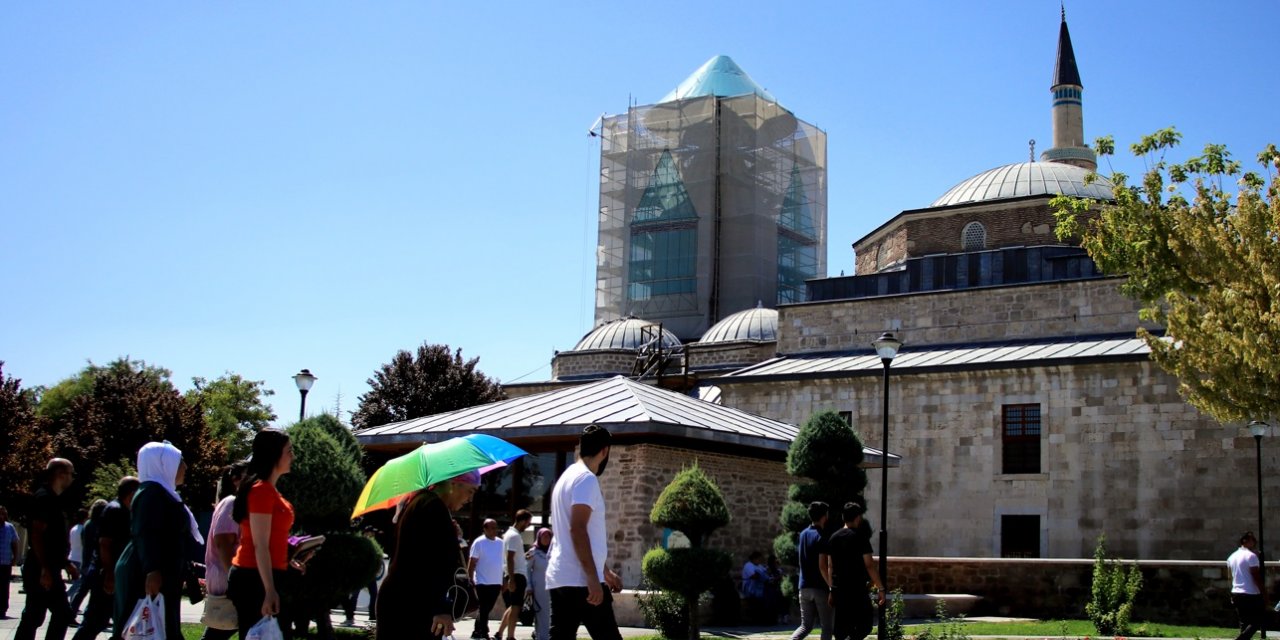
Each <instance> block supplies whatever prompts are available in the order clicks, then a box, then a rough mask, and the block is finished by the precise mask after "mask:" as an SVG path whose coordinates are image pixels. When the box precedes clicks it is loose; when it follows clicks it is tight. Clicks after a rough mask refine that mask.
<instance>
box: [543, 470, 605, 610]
mask: <svg viewBox="0 0 1280 640" xmlns="http://www.w3.org/2000/svg"><path fill="white" fill-rule="evenodd" d="M578 504H582V505H586V506H588V507H591V518H590V519H589V520H588V521H587V536H588V537H589V538H590V539H591V555H592V556H593V557H594V559H595V561H596V575H595V576H594V577H593V578H591V579H592V580H595V581H596V582H597V583H603V582H604V566H605V565H604V563H605V559H606V558H607V556H608V555H609V545H608V542H609V541H608V539H607V537H606V535H607V534H606V533H605V529H604V494H602V493H600V481H599V480H598V479H597V478H596V474H594V473H591V470H590V469H588V468H587V465H585V464H583V463H582V461H581V460H579V461H577V462H575V463H573V464H572V465H569V468H568V469H565V470H564V473H563V474H561V475H560V479H559V480H557V481H556V486H555V488H554V489H552V490H551V530H552V531H555V532H557V533H556V537H555V538H552V540H551V559H550V560H549V561H548V562H547V588H548V589H558V588H560V587H585V586H587V579H588V578H587V574H586V573H584V572H583V571H582V563H581V562H579V561H578V554H577V553H576V552H575V551H574V549H573V541H572V540H570V536H571V535H572V534H571V533H570V527H569V525H570V514H571V512H572V511H573V506H574V505H578Z"/></svg>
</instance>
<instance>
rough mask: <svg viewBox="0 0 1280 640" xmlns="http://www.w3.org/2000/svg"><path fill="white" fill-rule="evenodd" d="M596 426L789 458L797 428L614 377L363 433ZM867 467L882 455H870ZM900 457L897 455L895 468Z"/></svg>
mask: <svg viewBox="0 0 1280 640" xmlns="http://www.w3.org/2000/svg"><path fill="white" fill-rule="evenodd" d="M589 424H598V425H601V426H604V427H607V428H608V429H609V430H610V431H611V432H613V433H614V434H654V435H664V436H675V437H680V438H687V439H692V440H705V441H712V442H719V443H727V444H736V445H743V446H749V447H754V448H758V449H768V450H774V451H785V450H786V449H787V447H788V446H790V444H791V441H792V440H793V439H795V436H796V433H797V432H798V431H799V429H798V428H797V427H795V426H794V425H790V424H787V423H785V422H778V421H777V420H770V419H768V418H763V417H761V416H757V415H754V414H751V413H747V412H745V411H740V410H738V409H733V408H730V407H725V406H721V405H718V404H712V403H710V402H704V401H702V400H697V399H695V398H691V397H689V396H686V395H684V394H680V393H676V392H674V391H668V390H666V389H659V388H656V387H651V386H648V385H645V384H640V383H638V382H635V381H633V380H629V379H627V378H624V377H622V376H615V377H613V378H609V379H607V380H601V381H599V382H594V383H591V384H584V385H578V386H572V387H566V388H563V389H556V390H554V391H548V392H546V393H539V394H535V395H531V396H524V397H520V398H512V399H510V400H503V401H500V402H493V403H490V404H486V405H480V406H476V407H470V408H467V409H460V410H458V411H450V412H447V413H439V414H436V415H433V416H426V417H423V418H415V419H413V420H406V421H404V422H395V423H392V424H386V425H382V426H378V427H371V428H368V429H362V430H360V431H357V432H356V439H357V440H359V441H360V444H362V445H365V446H378V445H394V444H415V443H420V442H436V441H439V440H446V439H448V438H451V437H454V436H459V435H465V434H468V433H488V434H491V435H495V436H499V437H503V438H521V437H547V436H561V437H567V436H574V437H576V436H577V435H578V434H579V433H581V431H582V428H583V427H585V426H587V425H589ZM863 455H864V457H865V458H866V461H865V462H864V466H878V465H879V464H880V451H879V450H878V449H872V448H869V447H864V448H863ZM897 461H898V456H894V455H890V456H889V464H890V466H895V465H896V464H897Z"/></svg>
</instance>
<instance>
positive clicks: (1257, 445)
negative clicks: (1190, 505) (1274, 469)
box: [1249, 420, 1271, 640]
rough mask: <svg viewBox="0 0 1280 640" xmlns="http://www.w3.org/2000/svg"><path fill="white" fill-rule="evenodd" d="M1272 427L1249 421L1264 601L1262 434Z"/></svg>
mask: <svg viewBox="0 0 1280 640" xmlns="http://www.w3.org/2000/svg"><path fill="white" fill-rule="evenodd" d="M1270 429H1271V425H1269V424H1267V423H1265V422H1262V421H1261V420H1254V421H1252V422H1250V423H1249V433H1251V434H1253V444H1254V452H1255V454H1256V456H1255V457H1256V459H1257V468H1258V574H1259V575H1261V576H1262V584H1260V585H1258V592H1259V593H1261V594H1262V601H1263V602H1266V601H1267V554H1266V549H1267V547H1266V544H1265V542H1264V540H1265V539H1266V538H1265V535H1264V533H1263V526H1262V436H1265V435H1267V431H1269V430H1270ZM1262 637H1263V639H1264V640H1265V639H1266V637H1267V627H1266V625H1263V626H1262Z"/></svg>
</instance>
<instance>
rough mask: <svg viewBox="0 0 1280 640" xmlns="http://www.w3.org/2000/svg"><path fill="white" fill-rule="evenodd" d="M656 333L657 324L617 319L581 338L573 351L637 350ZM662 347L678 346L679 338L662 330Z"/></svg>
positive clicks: (637, 319) (636, 319)
mask: <svg viewBox="0 0 1280 640" xmlns="http://www.w3.org/2000/svg"><path fill="white" fill-rule="evenodd" d="M657 331H658V325H657V323H653V322H649V321H648V320H641V319H640V318H619V319H617V320H612V321H609V322H606V323H604V324H602V325H600V326H598V327H596V328H595V329H592V330H591V331H590V332H589V333H587V335H585V336H582V339H581V340H579V341H578V344H577V346H575V347H574V348H573V350H574V351H595V350H599V349H626V350H631V351H636V350H639V349H640V347H642V346H644V345H645V343H646V342H649V341H651V340H653V338H654V337H656V334H657ZM662 346H663V347H664V348H673V347H679V346H680V338H677V337H676V334H674V333H671V332H670V331H667V330H666V329H663V330H662Z"/></svg>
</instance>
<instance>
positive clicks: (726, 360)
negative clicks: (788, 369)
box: [685, 340, 778, 370]
mask: <svg viewBox="0 0 1280 640" xmlns="http://www.w3.org/2000/svg"><path fill="white" fill-rule="evenodd" d="M777 345H778V343H777V342H751V341H745V340H744V341H740V342H718V343H711V344H700V343H697V342H694V343H691V344H689V345H688V347H686V349H687V352H686V355H685V357H686V358H687V359H688V360H689V368H690V369H692V370H698V369H707V368H718V367H730V366H737V367H746V366H750V365H753V364H756V363H760V362H764V361H765V360H768V359H770V358H772V357H774V356H775V355H777Z"/></svg>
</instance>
